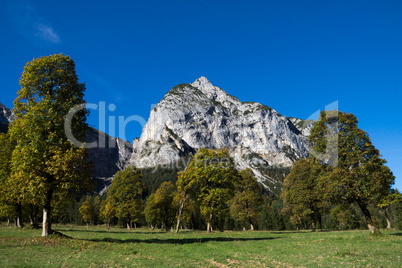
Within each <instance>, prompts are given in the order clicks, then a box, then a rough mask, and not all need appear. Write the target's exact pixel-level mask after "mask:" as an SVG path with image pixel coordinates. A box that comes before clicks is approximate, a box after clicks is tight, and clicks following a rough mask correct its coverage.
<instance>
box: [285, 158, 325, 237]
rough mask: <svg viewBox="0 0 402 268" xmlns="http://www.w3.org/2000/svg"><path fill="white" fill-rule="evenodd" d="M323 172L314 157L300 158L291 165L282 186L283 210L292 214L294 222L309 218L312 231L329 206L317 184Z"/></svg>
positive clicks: (297, 222)
mask: <svg viewBox="0 0 402 268" xmlns="http://www.w3.org/2000/svg"><path fill="white" fill-rule="evenodd" d="M323 173H324V167H323V166H322V165H321V164H319V163H318V162H317V161H315V160H314V159H312V158H311V159H301V160H299V161H297V162H296V163H295V164H294V165H293V167H292V169H291V171H290V174H289V175H288V176H287V177H286V178H285V181H284V183H283V188H282V194H281V198H282V200H283V203H284V208H283V212H284V213H289V214H290V215H292V220H293V222H294V223H295V224H300V223H301V221H303V220H307V219H311V220H312V223H313V231H314V230H315V223H316V221H317V220H320V219H321V215H322V214H323V211H324V210H325V209H326V208H327V207H328V206H329V204H328V203H327V202H326V200H325V199H324V198H323V195H322V189H321V188H320V186H319V184H318V181H319V179H320V177H321V176H323Z"/></svg>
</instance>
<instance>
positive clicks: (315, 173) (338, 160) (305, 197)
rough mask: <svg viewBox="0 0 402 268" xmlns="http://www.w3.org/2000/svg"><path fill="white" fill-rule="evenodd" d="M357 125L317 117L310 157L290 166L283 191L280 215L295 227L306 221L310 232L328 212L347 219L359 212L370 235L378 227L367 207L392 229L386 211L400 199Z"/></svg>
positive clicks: (345, 118)
mask: <svg viewBox="0 0 402 268" xmlns="http://www.w3.org/2000/svg"><path fill="white" fill-rule="evenodd" d="M357 123H358V120H357V118H356V117H355V116H354V115H352V114H347V113H343V112H338V111H323V112H321V114H320V118H319V120H318V122H316V124H315V125H314V127H313V129H312V130H311V134H310V136H309V141H310V146H311V148H312V150H313V151H312V152H313V153H312V154H311V156H310V157H309V158H308V159H301V160H298V161H297V162H296V163H295V164H294V166H293V167H292V169H291V172H290V174H289V175H288V176H287V177H286V179H285V181H284V184H283V188H282V196H281V197H282V199H283V201H284V203H285V206H284V209H283V212H284V213H289V214H290V215H291V216H292V221H293V222H294V223H295V224H301V222H302V221H306V220H307V219H309V220H310V221H311V223H312V229H313V231H314V230H315V228H316V222H318V223H320V225H321V219H322V216H323V215H324V214H326V213H329V211H330V210H331V209H334V208H335V210H333V212H332V214H333V215H338V217H340V218H342V217H344V218H345V217H346V213H349V214H356V213H353V210H354V208H355V206H357V207H358V208H359V209H360V211H361V212H362V214H363V215H364V218H365V221H366V224H367V226H368V228H369V229H370V231H371V232H375V230H376V227H375V225H374V222H373V219H372V215H371V213H370V209H369V208H370V207H379V208H382V209H383V211H384V215H385V218H386V220H387V223H388V228H390V218H389V215H388V210H387V209H388V208H389V206H390V205H392V204H393V203H394V202H396V201H397V200H398V199H400V194H399V193H398V191H396V190H394V189H392V185H393V184H394V180H395V177H394V176H393V174H392V172H391V170H390V169H389V168H388V167H387V166H386V165H385V164H386V161H385V160H384V159H382V158H381V157H380V153H379V151H378V150H377V149H376V148H375V147H374V146H373V145H372V143H371V141H370V138H369V136H368V134H367V133H366V132H364V131H362V130H361V129H359V128H358V126H357ZM342 214H343V215H342Z"/></svg>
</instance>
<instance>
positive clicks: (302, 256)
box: [0, 224, 402, 267]
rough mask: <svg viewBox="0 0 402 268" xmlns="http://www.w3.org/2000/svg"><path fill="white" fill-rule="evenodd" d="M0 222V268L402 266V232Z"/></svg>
mask: <svg viewBox="0 0 402 268" xmlns="http://www.w3.org/2000/svg"><path fill="white" fill-rule="evenodd" d="M54 230H56V231H58V232H60V233H62V234H63V235H64V236H61V235H58V234H53V235H51V236H49V237H40V235H41V230H33V229H30V228H23V229H17V228H15V227H6V226H5V225H4V224H3V225H0V252H1V257H0V266H1V267H402V259H401V258H402V231H386V230H382V231H381V234H379V235H371V234H370V233H369V232H368V231H361V230H354V231H328V232H326V231H324V232H316V233H312V232H309V231H294V232H286V231H285V232H274V231H245V232H242V231H239V232H235V231H225V232H214V233H210V234H208V233H206V232H203V231H181V232H180V233H178V234H176V233H173V232H161V231H159V230H154V231H152V230H151V229H148V228H139V229H137V230H133V231H128V230H126V229H123V228H118V227H114V228H111V229H110V230H106V229H105V228H104V227H102V226H94V227H90V228H89V229H88V230H87V229H86V227H80V226H58V227H55V226H54Z"/></svg>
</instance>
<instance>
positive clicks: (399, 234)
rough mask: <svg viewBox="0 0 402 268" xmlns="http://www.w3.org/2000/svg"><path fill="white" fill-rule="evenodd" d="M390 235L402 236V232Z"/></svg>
mask: <svg viewBox="0 0 402 268" xmlns="http://www.w3.org/2000/svg"><path fill="white" fill-rule="evenodd" d="M390 235H396V236H402V232H399V233H393V234H390Z"/></svg>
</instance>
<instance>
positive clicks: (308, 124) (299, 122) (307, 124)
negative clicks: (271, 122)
mask: <svg viewBox="0 0 402 268" xmlns="http://www.w3.org/2000/svg"><path fill="white" fill-rule="evenodd" d="M288 119H289V120H290V121H291V122H292V123H293V125H294V126H295V127H296V128H297V129H298V130H299V131H300V132H301V133H302V134H303V136H305V137H308V136H309V135H310V131H311V129H312V128H313V126H314V123H315V121H314V120H312V119H310V120H303V119H300V118H295V117H288Z"/></svg>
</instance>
